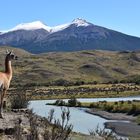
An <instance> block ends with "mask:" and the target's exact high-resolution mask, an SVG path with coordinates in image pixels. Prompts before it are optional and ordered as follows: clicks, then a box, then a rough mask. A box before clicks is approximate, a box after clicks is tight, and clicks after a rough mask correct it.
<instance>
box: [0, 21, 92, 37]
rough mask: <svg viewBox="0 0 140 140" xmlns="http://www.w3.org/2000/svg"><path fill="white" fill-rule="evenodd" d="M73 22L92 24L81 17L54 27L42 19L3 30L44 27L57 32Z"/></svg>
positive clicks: (84, 24)
mask: <svg viewBox="0 0 140 140" xmlns="http://www.w3.org/2000/svg"><path fill="white" fill-rule="evenodd" d="M72 24H75V25H76V26H77V27H78V26H89V25H90V23H88V22H87V21H86V20H83V19H80V18H77V19H74V20H73V21H72V23H66V24H62V25H58V26H54V27H50V26H47V25H45V24H43V23H42V22H41V21H34V22H30V23H21V24H19V25H17V26H16V27H14V28H12V29H9V30H7V31H3V32H2V33H3V34H4V33H8V32H12V31H17V30H38V29H44V30H46V31H47V32H50V33H53V32H57V31H61V30H63V29H65V28H67V27H69V26H71V25H72Z"/></svg>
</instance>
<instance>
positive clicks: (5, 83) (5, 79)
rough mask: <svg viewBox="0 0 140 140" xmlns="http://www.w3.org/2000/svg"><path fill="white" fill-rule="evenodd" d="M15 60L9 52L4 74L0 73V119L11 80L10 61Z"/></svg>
mask: <svg viewBox="0 0 140 140" xmlns="http://www.w3.org/2000/svg"><path fill="white" fill-rule="evenodd" d="M15 58H17V56H16V57H15V56H14V54H13V53H12V52H9V53H8V54H7V55H6V58H5V72H0V90H1V92H0V118H3V117H2V109H3V99H4V97H5V95H6V92H7V90H8V89H9V86H10V82H11V79H12V75H13V72H12V66H11V60H13V59H15Z"/></svg>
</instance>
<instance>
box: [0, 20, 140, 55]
mask: <svg viewBox="0 0 140 140" xmlns="http://www.w3.org/2000/svg"><path fill="white" fill-rule="evenodd" d="M0 45H10V46H13V47H18V48H23V49H25V50H27V51H30V52H32V53H42V52H49V51H77V50H93V49H103V50H138V49H140V38H137V37H132V36H129V35H125V34H122V33H119V32H116V31H113V30H110V29H107V28H104V27H100V26H97V25H94V24H92V23H90V22H87V21H86V20H84V19H80V18H77V19H74V20H73V21H72V22H70V23H66V24H62V25H58V26H54V27H50V26H47V25H46V24H44V23H42V22H41V21H34V22H31V23H22V24H19V25H17V26H16V27H14V28H12V29H9V30H7V31H2V32H1V33H0Z"/></svg>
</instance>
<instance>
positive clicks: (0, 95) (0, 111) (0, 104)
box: [0, 91, 3, 118]
mask: <svg viewBox="0 0 140 140" xmlns="http://www.w3.org/2000/svg"><path fill="white" fill-rule="evenodd" d="M2 94H3V93H2V91H0V118H3V117H2Z"/></svg>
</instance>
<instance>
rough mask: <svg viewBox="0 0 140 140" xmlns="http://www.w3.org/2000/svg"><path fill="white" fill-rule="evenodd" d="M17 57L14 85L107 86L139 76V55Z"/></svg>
mask: <svg viewBox="0 0 140 140" xmlns="http://www.w3.org/2000/svg"><path fill="white" fill-rule="evenodd" d="M4 49H5V47H3V48H0V60H1V61H0V70H4V55H1V54H3V52H4ZM14 52H15V53H16V55H18V56H19V59H18V60H17V61H14V62H13V69H14V77H13V84H24V85H25V84H47V83H49V82H58V81H59V82H60V81H63V80H64V81H69V82H79V81H83V82H85V83H86V82H94V81H97V82H100V83H102V82H109V81H116V80H118V81H120V80H132V79H133V80H134V79H135V78H139V77H140V74H139V71H140V52H128V51H124V52H114V51H100V50H94V51H79V52H65V53H63V52H57V53H56V52H50V53H44V54H38V55H34V54H30V53H28V52H26V51H24V50H21V49H14Z"/></svg>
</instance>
